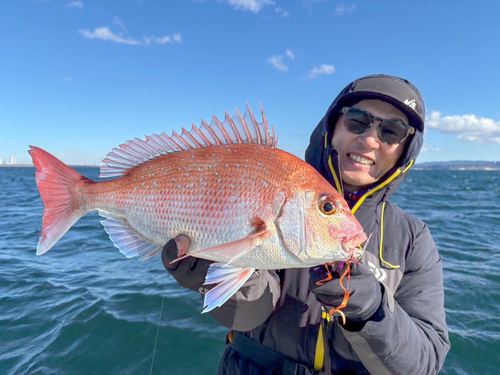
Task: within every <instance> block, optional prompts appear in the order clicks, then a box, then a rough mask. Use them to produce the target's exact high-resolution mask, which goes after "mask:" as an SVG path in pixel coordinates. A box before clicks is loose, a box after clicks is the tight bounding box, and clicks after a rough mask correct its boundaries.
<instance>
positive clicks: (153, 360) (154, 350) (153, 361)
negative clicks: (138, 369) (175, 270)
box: [149, 283, 167, 375]
mask: <svg viewBox="0 0 500 375" xmlns="http://www.w3.org/2000/svg"><path fill="white" fill-rule="evenodd" d="M166 292H167V283H165V291H164V292H163V298H162V299H161V308H160V318H159V319H158V329H157V330H156V339H155V347H154V349H153V359H152V360H151V371H150V372H149V375H151V374H152V373H153V365H154V363H155V354H156V344H158V334H159V333H160V324H161V315H162V313H163V301H165V293H166Z"/></svg>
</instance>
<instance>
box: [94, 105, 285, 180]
mask: <svg viewBox="0 0 500 375" xmlns="http://www.w3.org/2000/svg"><path fill="white" fill-rule="evenodd" d="M260 109H261V113H262V122H260V123H259V122H257V121H256V120H255V116H254V115H253V113H252V110H251V109H250V107H249V106H248V103H247V106H246V111H245V116H241V113H240V111H239V110H238V108H236V111H235V113H234V115H233V117H232V118H231V117H229V115H228V113H227V112H226V116H225V118H224V122H223V123H220V122H219V120H217V118H216V117H215V116H213V119H212V122H211V123H210V125H208V124H207V123H206V122H205V121H203V120H201V126H200V127H199V128H198V127H196V126H195V125H193V126H192V128H191V130H190V131H187V130H186V129H184V128H182V133H181V135H179V134H177V133H176V132H175V131H173V132H172V135H171V136H168V135H166V134H165V133H163V134H160V135H157V134H153V135H152V136H146V140H145V141H143V140H142V139H139V138H135V139H134V140H132V141H127V142H126V143H124V144H122V145H120V146H119V147H118V148H113V150H112V151H111V152H110V153H109V154H108V155H106V158H105V159H104V160H103V161H102V162H103V163H104V164H105V166H102V167H101V175H100V176H99V177H102V178H107V177H119V176H123V175H124V174H125V173H126V172H127V171H128V170H129V169H131V168H133V167H136V166H138V165H141V164H144V163H146V162H148V161H150V160H152V159H155V158H158V157H160V156H163V155H167V154H172V153H174V152H181V151H187V150H192V149H195V148H203V147H210V146H217V145H226V144H236V143H253V144H259V145H263V146H269V147H276V145H277V139H276V136H275V135H274V128H273V129H272V130H273V134H272V136H271V135H270V133H269V126H268V125H267V120H266V116H265V115H264V110H263V109H262V106H261V107H260Z"/></svg>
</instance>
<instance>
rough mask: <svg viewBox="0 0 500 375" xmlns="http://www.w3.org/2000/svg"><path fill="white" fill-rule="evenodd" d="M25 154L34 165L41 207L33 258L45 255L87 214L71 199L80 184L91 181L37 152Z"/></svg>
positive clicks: (45, 153) (34, 150) (31, 151)
mask: <svg viewBox="0 0 500 375" xmlns="http://www.w3.org/2000/svg"><path fill="white" fill-rule="evenodd" d="M30 148H31V149H30V150H29V151H28V152H29V154H30V155H31V157H32V158H33V164H35V167H36V172H35V180H36V184H37V186H38V190H39V191H40V196H41V197H42V203H43V205H44V210H43V217H42V233H41V234H40V240H39V242H38V247H37V250H36V255H42V254H45V253H46V252H47V251H49V250H50V248H51V247H52V246H54V245H55V243H56V242H57V241H59V239H60V238H61V237H62V236H63V235H64V233H66V232H67V231H68V229H69V228H71V227H72V226H73V224H75V223H76V222H77V221H78V220H79V219H80V218H81V217H82V216H83V215H85V214H86V213H87V211H86V210H85V209H82V208H81V206H80V203H79V202H77V200H75V199H74V196H73V194H74V190H75V188H76V186H77V184H78V183H79V182H80V181H91V180H89V179H88V178H86V177H84V176H82V175H81V174H80V173H78V172H77V171H75V170H74V169H72V168H70V167H68V166H67V165H66V164H64V163H63V162H62V161H60V160H59V159H57V158H55V157H54V156H52V155H51V154H49V153H48V152H46V151H44V150H42V149H41V148H38V147H34V146H30Z"/></svg>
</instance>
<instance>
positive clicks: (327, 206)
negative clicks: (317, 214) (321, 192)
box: [319, 200, 337, 215]
mask: <svg viewBox="0 0 500 375" xmlns="http://www.w3.org/2000/svg"><path fill="white" fill-rule="evenodd" d="M319 207H320V209H321V212H323V213H324V214H325V215H333V214H334V213H336V212H337V205H336V204H335V202H333V201H331V200H322V201H321V202H320V205H319Z"/></svg>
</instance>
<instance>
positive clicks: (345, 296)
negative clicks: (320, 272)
mask: <svg viewBox="0 0 500 375" xmlns="http://www.w3.org/2000/svg"><path fill="white" fill-rule="evenodd" d="M351 262H355V263H358V264H360V262H359V261H357V260H356V259H354V258H353V259H350V260H349V261H347V262H346V264H347V268H346V270H345V271H344V273H343V274H342V276H340V279H339V282H340V286H341V287H342V289H343V290H344V292H345V294H344V299H343V300H342V303H341V304H340V306H338V307H337V308H335V309H333V310H330V312H329V313H328V317H330V316H332V315H333V314H335V313H336V312H338V313H339V314H340V315H341V316H342V324H346V316H345V314H344V312H343V311H342V309H343V308H344V307H346V306H347V301H348V300H349V296H350V295H351V292H350V291H349V290H348V289H347V288H344V285H343V284H342V281H343V280H344V278H345V277H346V276H347V282H348V283H349V280H350V279H351V264H350V263H351ZM324 266H325V268H326V272H327V273H328V276H327V278H326V279H323V280H320V281H318V282H316V285H323V284H324V283H325V282H326V281H330V280H331V279H333V275H332V273H331V272H330V268H329V267H328V265H327V264H325V265H324ZM347 286H348V287H349V285H347Z"/></svg>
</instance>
